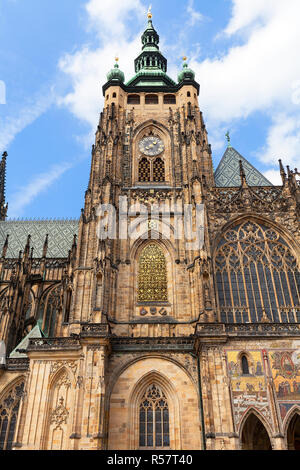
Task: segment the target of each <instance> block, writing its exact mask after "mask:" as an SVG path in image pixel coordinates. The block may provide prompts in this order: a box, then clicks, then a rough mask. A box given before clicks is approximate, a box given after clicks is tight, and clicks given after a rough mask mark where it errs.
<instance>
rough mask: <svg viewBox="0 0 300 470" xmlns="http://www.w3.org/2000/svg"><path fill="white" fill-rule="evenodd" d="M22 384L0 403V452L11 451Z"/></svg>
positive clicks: (21, 394) (16, 386) (22, 388)
mask: <svg viewBox="0 0 300 470" xmlns="http://www.w3.org/2000/svg"><path fill="white" fill-rule="evenodd" d="M23 391H24V382H21V383H19V384H17V385H15V386H14V387H13V388H12V389H11V390H10V391H9V392H8V393H7V394H6V395H5V396H4V398H3V399H2V401H1V402H0V450H11V448H12V445H13V442H14V436H15V430H16V424H17V418H18V412H19V407H20V401H21V398H22V396H23Z"/></svg>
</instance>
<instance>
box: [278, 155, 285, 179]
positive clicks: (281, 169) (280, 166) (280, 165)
mask: <svg viewBox="0 0 300 470" xmlns="http://www.w3.org/2000/svg"><path fill="white" fill-rule="evenodd" d="M279 168H280V175H281V179H282V184H284V183H285V182H286V172H285V171H284V167H283V164H282V161H281V160H279Z"/></svg>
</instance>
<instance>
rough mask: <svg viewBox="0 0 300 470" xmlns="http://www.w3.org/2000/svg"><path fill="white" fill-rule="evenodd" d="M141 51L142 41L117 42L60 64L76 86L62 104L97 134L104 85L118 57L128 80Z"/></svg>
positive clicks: (80, 52) (60, 102) (88, 50)
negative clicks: (137, 54) (137, 52)
mask: <svg viewBox="0 0 300 470" xmlns="http://www.w3.org/2000/svg"><path fill="white" fill-rule="evenodd" d="M139 48H140V39H139V38H136V39H134V40H133V41H126V40H124V39H123V40H122V39H121V40H119V41H117V40H115V41H112V42H109V43H107V44H105V45H104V46H103V47H102V48H99V49H96V50H90V49H88V48H87V47H85V48H84V49H82V50H80V51H78V52H77V53H75V54H73V55H66V56H65V57H64V58H62V59H61V60H60V63H59V67H60V69H61V70H62V71H63V72H64V73H65V74H67V75H69V77H70V79H71V82H72V88H73V89H72V92H70V93H69V94H67V95H66V96H65V97H63V98H61V99H60V100H59V101H58V103H59V104H60V105H65V106H67V107H68V108H69V109H70V110H71V112H72V113H73V114H74V115H75V116H76V117H78V118H79V119H82V120H84V121H86V122H88V123H89V124H90V125H91V127H92V129H93V131H95V129H96V127H97V124H98V119H99V114H100V111H101V110H102V107H103V96H102V85H103V84H104V83H105V82H106V81H107V78H106V74H107V73H108V72H109V70H110V69H111V68H113V66H114V62H115V61H114V58H115V56H116V54H117V55H118V56H119V58H120V61H119V66H120V68H121V70H122V71H123V72H124V73H125V77H126V79H129V78H131V76H132V75H133V63H132V58H133V57H135V55H136V51H137V50H138V49H139Z"/></svg>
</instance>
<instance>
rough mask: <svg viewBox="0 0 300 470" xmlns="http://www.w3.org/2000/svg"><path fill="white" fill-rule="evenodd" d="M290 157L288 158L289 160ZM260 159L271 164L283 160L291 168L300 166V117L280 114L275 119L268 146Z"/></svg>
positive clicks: (268, 138)
mask: <svg viewBox="0 0 300 470" xmlns="http://www.w3.org/2000/svg"><path fill="white" fill-rule="evenodd" d="M287 156H288V158H287ZM259 157H260V159H261V160H262V161H263V162H266V163H269V162H271V161H272V159H273V160H275V161H276V162H278V160H279V158H282V159H283V160H284V161H285V162H286V163H288V164H289V165H290V166H291V168H293V167H298V168H299V164H300V115H296V116H288V115H286V114H285V113H280V114H278V115H276V116H274V118H273V124H272V126H271V127H270V129H269V133H268V136H267V140H266V145H265V147H264V148H263V149H261V151H260V156H259Z"/></svg>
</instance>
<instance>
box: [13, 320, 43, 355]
mask: <svg viewBox="0 0 300 470" xmlns="http://www.w3.org/2000/svg"><path fill="white" fill-rule="evenodd" d="M43 337H44V333H43V332H42V330H41V328H40V326H39V325H38V324H37V325H36V326H35V327H34V328H33V329H32V330H31V331H30V333H28V335H27V336H25V338H24V339H22V341H21V342H20V343H19V344H18V346H17V347H16V348H15V349H14V350H13V351H12V352H11V353H10V355H9V357H10V358H15V359H20V358H24V357H27V354H26V353H24V352H19V350H20V351H25V349H27V346H28V344H29V340H30V338H43Z"/></svg>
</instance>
